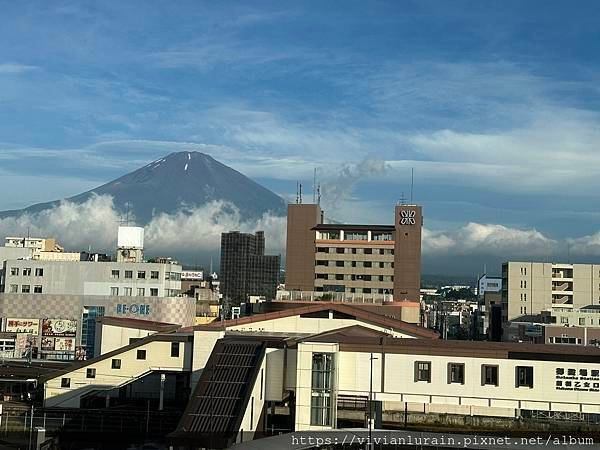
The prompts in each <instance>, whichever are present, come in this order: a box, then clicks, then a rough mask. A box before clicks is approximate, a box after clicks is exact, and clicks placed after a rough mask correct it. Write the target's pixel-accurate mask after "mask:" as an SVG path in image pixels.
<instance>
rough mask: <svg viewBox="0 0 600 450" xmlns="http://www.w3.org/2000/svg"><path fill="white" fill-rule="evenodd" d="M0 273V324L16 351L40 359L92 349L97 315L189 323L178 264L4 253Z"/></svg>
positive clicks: (189, 303) (190, 304)
mask: <svg viewBox="0 0 600 450" xmlns="http://www.w3.org/2000/svg"><path fill="white" fill-rule="evenodd" d="M0 280H1V284H0V317H1V318H2V320H3V326H4V328H3V331H14V332H17V340H16V344H15V356H16V357H21V356H22V355H23V352H25V351H26V350H28V349H32V350H30V351H33V352H35V353H34V354H35V355H37V356H38V357H40V358H48V359H74V358H75V357H76V355H78V354H79V355H84V354H85V355H87V357H90V356H93V355H94V354H95V353H96V351H97V350H96V349H95V348H94V344H95V336H94V333H95V320H96V318H97V317H99V316H105V315H107V316H117V317H129V318H142V319H146V320H150V321H156V322H167V323H176V324H180V325H185V326H187V325H192V324H194V317H195V300H194V299H193V298H187V297H180V296H179V295H180V292H181V266H180V265H178V264H161V263H143V262H140V263H125V262H122V263H119V262H114V261H113V262H103V261H100V262H95V261H42V260H33V259H10V260H6V261H4V262H3V265H2V269H1V271H0ZM44 324H48V325H49V326H51V325H52V324H55V325H57V326H59V328H61V330H60V331H57V330H53V329H50V328H48V327H46V328H44ZM19 343H20V344H19Z"/></svg>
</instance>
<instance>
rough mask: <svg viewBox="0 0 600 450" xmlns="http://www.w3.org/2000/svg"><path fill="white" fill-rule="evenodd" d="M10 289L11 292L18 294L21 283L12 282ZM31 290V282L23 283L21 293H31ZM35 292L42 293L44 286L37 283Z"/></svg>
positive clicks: (34, 288)
mask: <svg viewBox="0 0 600 450" xmlns="http://www.w3.org/2000/svg"><path fill="white" fill-rule="evenodd" d="M8 291H9V292H10V293H11V294H17V293H19V285H18V284H11V285H10V286H9V288H8ZM31 292H32V291H31V285H29V284H22V285H21V294H30V293H31ZM33 293H34V294H41V293H42V286H41V285H39V284H37V285H34V286H33Z"/></svg>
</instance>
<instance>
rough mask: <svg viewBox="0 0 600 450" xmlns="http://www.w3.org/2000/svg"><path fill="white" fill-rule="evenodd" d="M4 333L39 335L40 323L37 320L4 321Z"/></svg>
mask: <svg viewBox="0 0 600 450" xmlns="http://www.w3.org/2000/svg"><path fill="white" fill-rule="evenodd" d="M4 331H7V332H9V333H22V334H32V335H34V336H37V335H38V334H40V321H39V320H38V319H10V318H9V319H6V327H5V329H4Z"/></svg>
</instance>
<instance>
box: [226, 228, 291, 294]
mask: <svg viewBox="0 0 600 450" xmlns="http://www.w3.org/2000/svg"><path fill="white" fill-rule="evenodd" d="M279 270H280V257H279V256H273V255H265V235H264V232H262V231H257V232H256V234H247V233H240V232H239V231H232V232H230V233H223V234H222V235H221V273H220V278H221V293H222V294H223V297H224V298H225V299H228V300H230V301H231V302H232V304H234V305H239V304H240V303H244V302H246V301H247V300H248V297H249V296H251V295H259V296H264V297H266V298H267V299H269V300H273V299H274V298H275V295H276V291H277V283H278V280H279Z"/></svg>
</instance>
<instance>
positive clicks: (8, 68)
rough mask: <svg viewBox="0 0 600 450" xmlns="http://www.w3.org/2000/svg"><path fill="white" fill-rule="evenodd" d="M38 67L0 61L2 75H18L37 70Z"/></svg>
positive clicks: (0, 73)
mask: <svg viewBox="0 0 600 450" xmlns="http://www.w3.org/2000/svg"><path fill="white" fill-rule="evenodd" d="M37 69H38V67H36V66H30V65H26V64H18V63H0V75H18V74H21V73H25V72H31V71H32V70H37Z"/></svg>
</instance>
